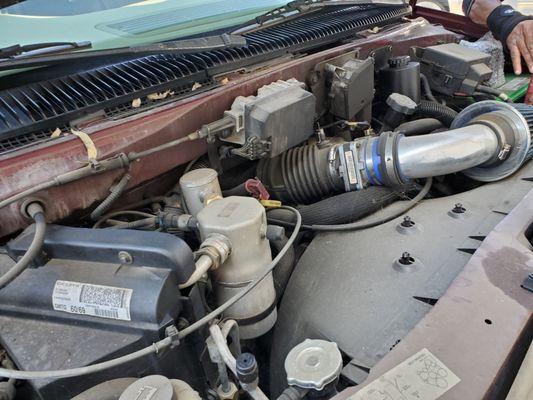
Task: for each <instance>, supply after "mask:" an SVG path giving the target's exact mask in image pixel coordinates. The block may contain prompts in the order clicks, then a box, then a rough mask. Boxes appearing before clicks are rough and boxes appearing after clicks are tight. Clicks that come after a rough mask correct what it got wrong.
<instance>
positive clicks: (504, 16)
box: [487, 5, 533, 50]
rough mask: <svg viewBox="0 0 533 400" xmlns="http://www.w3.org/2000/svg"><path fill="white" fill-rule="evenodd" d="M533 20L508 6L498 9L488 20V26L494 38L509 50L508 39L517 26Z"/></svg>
mask: <svg viewBox="0 0 533 400" xmlns="http://www.w3.org/2000/svg"><path fill="white" fill-rule="evenodd" d="M528 19H533V17H531V16H527V15H523V14H521V13H520V12H518V11H516V10H515V9H514V8H513V7H511V6H508V5H501V6H498V7H496V8H495V9H494V10H493V11H492V12H491V13H490V15H489V17H488V18H487V26H488V27H489V30H490V31H491V32H492V34H493V35H494V37H495V38H496V39H498V40H499V41H500V42H502V45H503V47H504V49H506V50H507V37H508V36H509V35H510V33H511V32H512V31H513V29H514V28H515V26H516V25H518V24H519V23H520V22H522V21H526V20H528Z"/></svg>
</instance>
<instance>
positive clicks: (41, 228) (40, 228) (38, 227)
mask: <svg viewBox="0 0 533 400" xmlns="http://www.w3.org/2000/svg"><path fill="white" fill-rule="evenodd" d="M30 207H34V209H35V211H33V212H30V215H31V217H32V218H33V220H34V221H35V233H34V235H33V239H32V242H31V244H30V246H29V247H28V250H27V251H26V253H24V255H23V256H22V258H21V259H20V260H18V261H17V263H16V264H15V265H13V266H12V267H11V268H10V269H9V270H8V271H7V272H6V273H5V274H4V275H2V276H0V289H3V288H4V287H6V286H7V285H9V284H10V283H11V282H12V281H13V280H14V279H15V278H16V277H18V276H19V275H20V274H21V273H22V272H24V270H25V269H26V268H28V266H29V265H30V263H31V262H32V261H33V259H34V258H35V257H37V256H38V255H39V253H40V252H41V250H42V248H43V243H44V236H45V234H46V219H45V217H44V210H43V208H42V207H41V206H40V205H39V204H37V203H32V204H30V206H28V210H29V209H30Z"/></svg>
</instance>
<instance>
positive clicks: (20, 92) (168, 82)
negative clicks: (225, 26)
mask: <svg viewBox="0 0 533 400" xmlns="http://www.w3.org/2000/svg"><path fill="white" fill-rule="evenodd" d="M409 11H410V8H409V7H408V6H405V5H400V6H398V5H394V6H393V5H382V4H379V5H375V4H361V5H357V6H351V7H328V8H326V9H324V10H322V11H318V12H315V13H313V14H309V15H304V16H302V17H300V18H297V19H294V20H290V21H288V22H286V23H284V24H280V25H275V26H272V27H269V28H265V29H262V30H259V31H256V32H252V33H248V34H245V35H244V36H245V37H246V39H247V42H248V45H247V46H246V47H244V48H238V49H225V50H216V51H210V52H203V53H198V54H190V55H180V56H177V55H157V56H147V57H141V58H138V59H134V60H130V61H124V62H120V63H117V64H113V65H106V66H102V67H98V68H95V69H92V70H90V71H85V72H82V73H77V74H74V75H69V76H63V77H61V78H56V79H52V80H48V81H43V82H38V83H32V84H29V85H25V86H20V87H17V88H13V89H8V90H4V91H0V154H1V153H4V152H6V151H10V150H14V149H16V148H17V145H16V143H17V142H18V141H16V140H13V139H14V138H21V137H24V138H27V140H24V142H25V145H27V144H28V143H31V142H32V141H33V139H32V138H35V141H36V142H40V141H42V137H43V136H44V139H46V138H47V137H48V136H47V134H46V133H45V134H42V132H43V131H45V130H53V129H55V128H56V127H58V126H64V125H67V124H68V123H70V122H71V121H73V120H75V119H78V118H80V117H83V116H85V115H88V114H90V113H93V112H96V111H99V110H104V109H110V108H113V107H117V106H122V107H123V106H124V105H125V104H131V101H132V100H134V99H136V98H141V97H143V96H146V95H148V94H151V93H156V92H162V91H165V90H172V91H176V92H179V93H181V94H187V93H188V92H190V90H191V88H192V86H193V85H194V84H195V82H206V81H207V82H208V81H210V79H211V77H212V76H213V75H215V74H219V73H222V72H225V71H231V70H233V69H235V68H239V67H242V66H246V65H251V64H253V63H257V62H259V61H261V60H265V59H269V58H274V57H278V56H279V55H282V54H286V53H294V52H298V51H308V50H311V49H313V48H317V47H320V46H323V45H325V44H328V43H333V42H336V41H338V40H341V39H344V38H347V37H349V36H351V35H354V34H356V33H357V32H359V31H361V30H363V29H366V28H369V27H373V26H376V25H381V24H384V23H387V22H390V21H393V20H397V19H399V18H401V17H403V16H404V15H406V14H408V13H409ZM35 132H39V134H38V135H35V134H34V133H35Z"/></svg>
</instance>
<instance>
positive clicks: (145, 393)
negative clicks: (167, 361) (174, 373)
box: [119, 375, 177, 400]
mask: <svg viewBox="0 0 533 400" xmlns="http://www.w3.org/2000/svg"><path fill="white" fill-rule="evenodd" d="M176 399H177V398H176V395H175V394H174V388H173V386H172V383H171V382H170V380H169V379H168V378H166V377H164V376H162V375H150V376H145V377H144V378H141V379H139V380H137V381H135V382H133V383H132V384H131V385H130V386H128V388H127V389H126V390H124V392H122V394H121V395H120V397H119V400H176Z"/></svg>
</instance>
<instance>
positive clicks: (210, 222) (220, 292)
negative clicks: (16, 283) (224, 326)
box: [197, 196, 277, 339]
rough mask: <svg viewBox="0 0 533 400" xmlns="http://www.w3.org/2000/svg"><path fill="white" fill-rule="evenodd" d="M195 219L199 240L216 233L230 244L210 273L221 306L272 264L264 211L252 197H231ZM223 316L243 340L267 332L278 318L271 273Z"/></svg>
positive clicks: (215, 204)
mask: <svg viewBox="0 0 533 400" xmlns="http://www.w3.org/2000/svg"><path fill="white" fill-rule="evenodd" d="M197 218H198V225H199V229H200V235H201V239H202V240H205V238H207V237H208V236H209V235H210V234H212V233H218V234H222V235H224V236H226V237H227V238H228V239H229V240H230V242H231V244H232V251H231V254H230V256H229V257H228V259H227V260H226V262H225V263H224V264H223V265H221V266H220V267H219V268H218V269H216V270H214V271H213V278H214V279H213V282H214V291H215V296H216V300H217V304H222V303H224V302H225V301H226V300H228V299H229V298H231V297H232V296H234V295H235V294H237V293H239V292H240V291H241V290H243V288H244V287H245V286H246V285H248V284H249V283H250V282H251V281H253V280H254V279H256V278H257V277H258V276H260V275H261V274H262V272H263V271H264V270H265V268H267V266H268V264H269V263H270V262H271V261H272V255H271V253H270V245H269V242H268V239H267V238H266V229H267V221H266V214H265V209H264V208H263V206H262V205H261V204H260V203H259V202H258V201H257V200H256V199H253V198H251V197H238V196H232V197H227V198H224V199H219V200H214V201H212V202H210V203H209V204H208V205H207V206H206V207H205V208H204V209H203V210H202V211H200V212H199V213H198V216H197ZM224 317H227V318H232V319H234V320H236V321H237V323H238V324H239V327H240V330H239V332H240V336H241V337H242V338H243V339H250V338H255V337H258V336H261V335H263V334H264V333H266V332H268V331H269V330H270V328H272V326H273V325H274V323H275V322H276V318H277V311H276V292H275V289H274V281H273V278H272V274H269V275H268V276H267V277H266V278H265V279H263V281H261V282H260V283H259V284H258V285H257V286H256V287H255V288H254V289H253V290H252V291H251V292H250V293H248V294H247V295H246V296H244V297H243V298H242V299H241V300H239V301H238V302H237V303H235V304H234V305H233V306H231V307H230V308H228V310H226V312H225V313H224Z"/></svg>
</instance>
